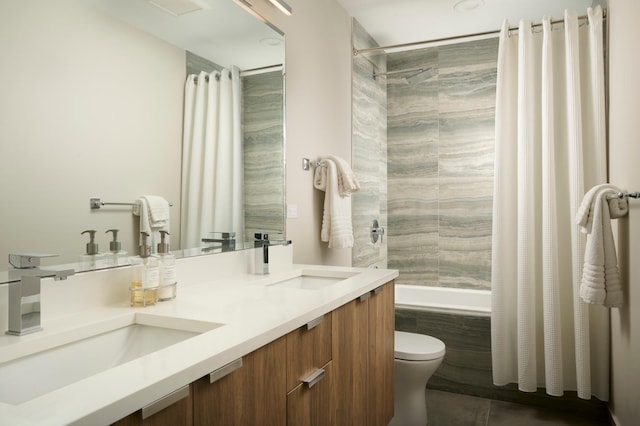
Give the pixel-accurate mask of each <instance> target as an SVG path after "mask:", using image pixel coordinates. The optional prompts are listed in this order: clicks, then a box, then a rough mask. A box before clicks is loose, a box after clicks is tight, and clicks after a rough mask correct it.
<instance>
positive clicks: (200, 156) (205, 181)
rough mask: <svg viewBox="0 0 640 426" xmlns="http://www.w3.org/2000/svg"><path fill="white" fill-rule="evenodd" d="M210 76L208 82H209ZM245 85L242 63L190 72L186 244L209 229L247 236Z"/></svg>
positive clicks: (194, 243)
mask: <svg viewBox="0 0 640 426" xmlns="http://www.w3.org/2000/svg"><path fill="white" fill-rule="evenodd" d="M207 77H208V82H207ZM243 197H244V196H243V154H242V129H241V84H240V72H239V69H238V68H237V67H232V68H231V69H224V70H222V71H214V72H212V73H210V74H207V73H204V72H201V73H200V74H199V75H198V76H196V75H189V76H188V78H187V81H186V83H185V106H184V131H183V141H182V203H181V204H182V206H181V207H182V209H181V212H182V217H181V225H180V231H181V234H180V244H181V247H182V248H192V247H200V246H201V242H200V240H201V238H202V236H203V235H206V234H207V233H209V232H214V231H215V232H230V231H233V232H235V233H236V235H237V238H238V239H240V240H242V239H243V230H244V209H243V205H244V198H243Z"/></svg>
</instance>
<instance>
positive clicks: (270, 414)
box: [193, 336, 287, 426]
mask: <svg viewBox="0 0 640 426" xmlns="http://www.w3.org/2000/svg"><path fill="white" fill-rule="evenodd" d="M285 363H286V336H284V337H281V338H280V339H278V340H275V341H274V342H272V343H269V344H268V345H266V346H263V347H262V348H260V349H257V350H255V351H254V352H251V353H250V354H248V355H246V356H244V357H242V367H240V368H239V369H237V370H235V371H234V372H232V373H231V374H229V375H227V376H225V377H223V378H222V379H220V380H218V381H216V382H214V383H209V376H206V377H203V378H202V379H200V380H198V381H196V382H194V392H193V395H194V396H193V408H194V413H193V419H194V424H195V425H196V426H208V425H216V426H217V425H225V426H226V425H232V426H253V425H255V426H258V425H259V426H284V425H285V424H286V421H287V420H286V406H287V400H286V398H287V389H286V372H285V371H286V370H285V368H284V365H285Z"/></svg>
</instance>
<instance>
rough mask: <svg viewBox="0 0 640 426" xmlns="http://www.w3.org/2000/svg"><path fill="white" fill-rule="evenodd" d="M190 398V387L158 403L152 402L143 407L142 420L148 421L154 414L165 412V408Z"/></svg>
mask: <svg viewBox="0 0 640 426" xmlns="http://www.w3.org/2000/svg"><path fill="white" fill-rule="evenodd" d="M188 396H189V385H186V386H183V387H181V388H180V389H178V390H177V391H175V392H171V393H170V394H169V395H167V396H163V397H162V398H160V399H158V400H157V401H154V402H152V403H151V404H149V405H147V406H145V407H142V420H144V419H148V418H149V417H151V416H153V415H154V414H156V413H158V412H160V411H162V410H164V409H165V408H167V407H169V406H171V405H173V404H175V403H176V402H178V401H180V400H181V399H184V398H186V397H188Z"/></svg>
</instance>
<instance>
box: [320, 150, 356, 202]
mask: <svg viewBox="0 0 640 426" xmlns="http://www.w3.org/2000/svg"><path fill="white" fill-rule="evenodd" d="M327 159H328V160H332V161H333V162H334V163H335V164H336V167H337V171H338V191H339V192H340V195H341V196H342V197H349V196H351V193H353V192H358V191H359V190H360V183H358V179H357V178H356V175H355V173H353V170H351V167H350V166H349V163H347V162H346V160H344V159H343V158H341V157H336V156H333V155H332V156H329V157H327Z"/></svg>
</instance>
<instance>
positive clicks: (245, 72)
mask: <svg viewBox="0 0 640 426" xmlns="http://www.w3.org/2000/svg"><path fill="white" fill-rule="evenodd" d="M278 68H279V69H282V64H275V65H266V66H264V67H258V68H249V69H246V70H240V77H246V76H249V75H254V74H260V73H261V72H262V71H268V70H270V69H273V70H274V71H275V70H277V69H278ZM204 78H205V81H206V82H207V83H208V82H209V75H206V76H205V77H204ZM229 78H231V76H229ZM217 79H218V77H217V76H216V80H217ZM193 80H194V82H195V83H196V84H198V76H196V77H195V78H194V79H193Z"/></svg>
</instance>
